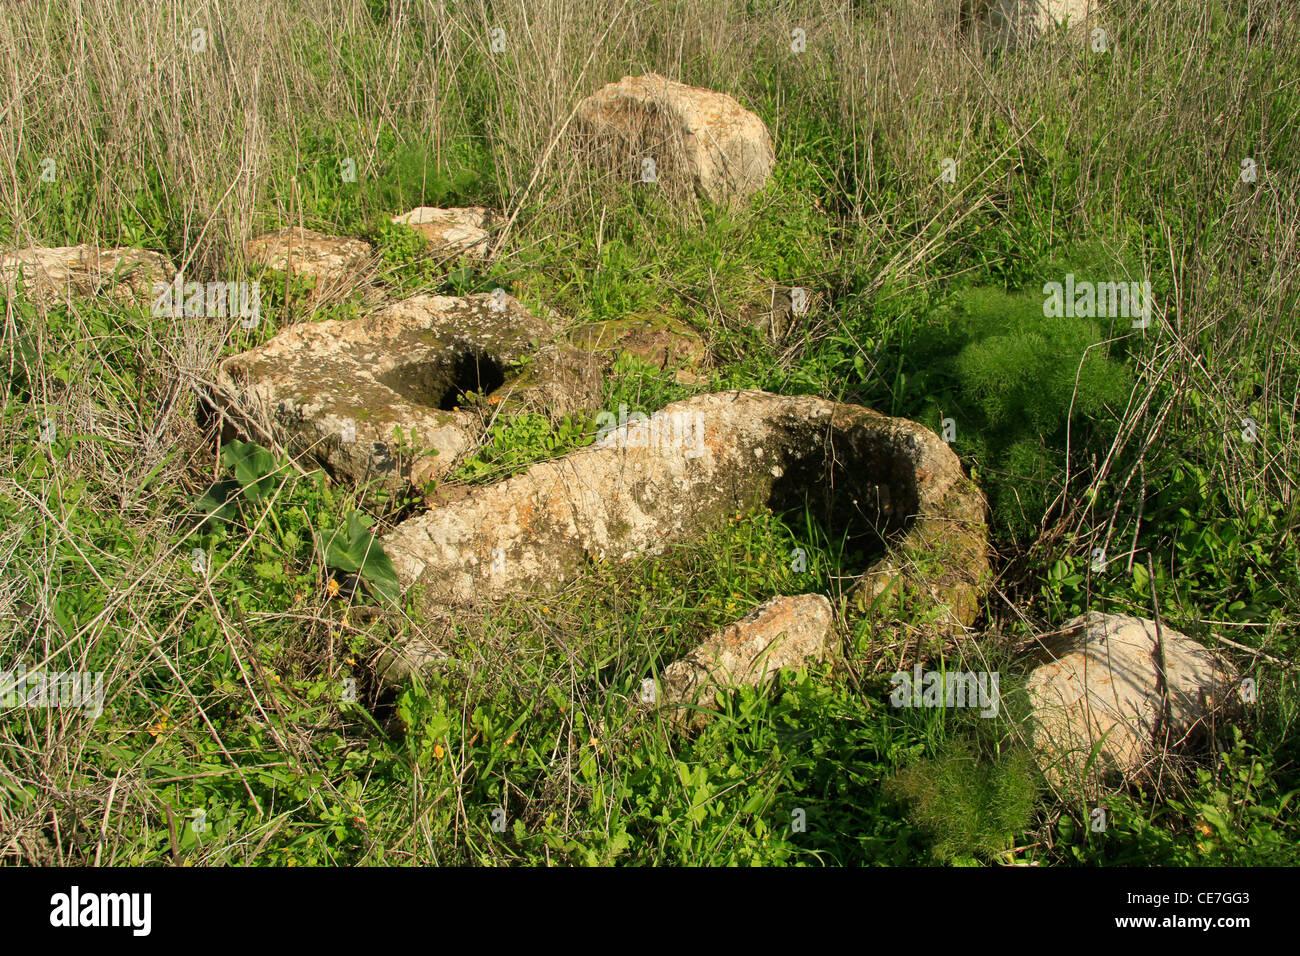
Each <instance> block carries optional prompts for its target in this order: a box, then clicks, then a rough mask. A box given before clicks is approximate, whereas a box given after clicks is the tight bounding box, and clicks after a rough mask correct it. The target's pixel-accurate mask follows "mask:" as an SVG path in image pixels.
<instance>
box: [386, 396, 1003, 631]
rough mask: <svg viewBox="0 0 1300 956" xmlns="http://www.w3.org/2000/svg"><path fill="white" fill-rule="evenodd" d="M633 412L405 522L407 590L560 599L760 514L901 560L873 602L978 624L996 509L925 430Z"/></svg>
mask: <svg viewBox="0 0 1300 956" xmlns="http://www.w3.org/2000/svg"><path fill="white" fill-rule="evenodd" d="M621 414H622V417H624V418H625V419H627V420H626V421H622V422H618V423H617V424H616V425H615V424H614V423H612V422H610V421H609V420H608V419H606V423H605V426H604V428H603V429H602V432H603V434H600V435H598V441H597V443H596V444H594V445H591V446H588V447H585V448H581V449H578V450H576V451H573V452H570V453H569V454H567V455H563V456H561V457H559V458H556V459H552V460H550V461H546V462H542V463H539V464H537V465H534V466H532V467H531V468H529V469H528V470H527V471H525V472H523V473H522V474H520V475H517V476H515V477H512V478H508V479H506V480H503V481H499V482H495V483H492V484H488V485H479V486H473V487H470V488H467V489H464V490H463V493H462V494H460V495H459V497H458V498H457V500H455V501H454V502H447V503H445V504H435V505H434V507H432V508H430V510H428V511H426V512H424V513H423V514H419V515H416V516H414V517H412V518H410V519H408V520H406V521H405V522H403V523H402V524H400V525H398V526H397V527H396V528H395V529H394V530H393V531H392V532H391V533H390V534H388V535H387V536H386V537H385V538H384V542H383V543H384V548H385V550H386V552H387V553H388V555H389V556H390V557H391V558H392V560H393V564H394V566H395V567H396V569H397V572H398V576H399V577H400V578H401V580H402V582H403V584H404V585H405V586H406V587H412V586H416V585H418V586H419V587H420V590H421V594H422V600H423V601H424V602H425V604H426V605H428V607H429V608H430V609H431V610H436V609H438V608H444V609H445V608H447V607H453V606H456V605H476V604H477V605H480V606H486V605H487V604H489V603H494V602H498V601H501V600H504V599H506V598H507V597H509V596H512V595H519V594H521V593H527V592H540V591H546V590H550V589H554V588H557V587H560V586H562V585H563V584H564V582H566V581H568V580H570V579H571V578H572V577H573V576H574V575H575V574H576V573H577V572H578V570H579V569H580V568H581V567H582V566H583V565H584V563H586V562H587V561H588V560H590V559H607V560H619V559H625V558H631V557H634V556H637V555H647V554H660V553H662V552H663V551H664V550H665V549H666V548H668V547H669V546H671V545H673V544H675V543H682V542H686V541H689V540H692V539H694V538H695V537H696V536H698V535H700V534H703V533H705V532H708V531H710V530H715V529H717V528H720V527H723V526H724V525H725V523H726V521H727V518H728V517H729V516H734V515H735V514H737V512H740V511H748V510H751V509H753V508H754V507H756V506H768V507H771V508H773V510H776V511H778V512H780V511H787V510H791V509H794V508H800V509H802V508H803V507H805V506H808V507H811V508H812V509H813V511H814V513H815V514H816V515H817V516H818V517H819V518H820V520H822V521H823V522H824V523H825V524H826V525H827V527H828V529H829V531H830V533H831V534H833V535H837V534H840V533H842V532H847V534H848V539H849V543H850V545H851V546H858V547H861V548H862V549H864V550H867V551H871V550H875V551H877V552H879V551H880V550H882V549H885V554H884V556H883V557H882V558H881V559H880V560H878V561H877V562H876V564H875V565H874V566H873V567H872V568H871V569H869V570H868V569H864V570H867V571H868V573H867V574H866V575H865V576H864V578H863V579H862V580H861V582H860V584H859V586H858V588H857V590H856V591H855V592H854V594H855V595H856V594H858V592H863V591H864V590H865V596H866V597H868V598H871V599H872V600H868V601H867V602H866V605H863V606H871V605H873V604H874V598H875V597H878V596H879V592H880V591H883V590H887V589H888V587H890V586H899V585H900V583H901V582H903V581H911V582H912V587H913V588H914V589H915V591H916V592H917V595H918V596H923V597H924V598H925V599H926V601H928V602H929V603H928V604H927V605H926V607H927V608H928V609H929V610H930V613H932V614H934V615H935V616H936V617H943V618H945V619H948V620H949V621H950V622H951V624H952V625H953V627H955V628H960V627H962V626H963V625H969V624H970V623H971V621H972V620H973V618H974V609H975V608H976V607H977V606H978V599H979V596H980V594H982V591H983V589H984V588H985V587H986V586H987V583H988V577H989V567H988V558H987V541H986V528H985V523H984V500H983V497H982V496H981V495H980V493H979V491H978V489H976V488H975V486H974V485H973V484H972V483H971V482H970V480H969V479H967V478H966V477H965V476H964V475H963V474H962V471H961V465H960V462H959V461H958V460H957V458H956V456H955V455H954V454H953V453H952V451H951V450H950V449H949V448H948V446H947V445H945V444H944V443H943V441H942V440H940V438H939V437H938V436H937V435H935V434H934V433H933V432H931V431H929V430H928V429H926V428H925V427H923V426H921V425H919V424H917V423H915V422H911V421H907V420H905V419H897V418H890V417H888V416H886V415H881V414H879V413H878V412H873V411H871V410H869V409H866V408H861V407H859V406H855V405H842V404H838V403H836V402H832V401H827V400H825V399H821V398H816V397H812V396H783V395H772V394H768V393H766V392H756V391H733V392H722V393H715V394H705V395H698V396H695V397H693V398H690V399H686V400H684V401H681V402H676V403H674V404H672V405H669V406H667V407H666V408H664V409H662V410H661V411H660V412H658V413H656V415H655V416H653V417H651V418H643V419H641V420H636V419H635V418H634V416H629V415H626V410H625V409H623V410H621ZM609 417H610V418H613V417H614V416H613V414H612V413H609ZM901 555H906V556H907V557H906V559H905V558H904V557H902V556H901ZM923 558H932V559H933V560H929V561H927V560H918V559H923ZM930 573H934V575H935V577H934V579H933V580H930V579H929V578H928V577H926V575H927V574H930ZM878 579H883V582H882V581H878ZM877 606H878V607H880V608H883V609H885V610H886V611H892V610H894V609H896V608H897V605H894V604H888V603H887V602H881V603H879V605H877ZM870 609H872V610H875V609H876V606H872V607H871V608H870Z"/></svg>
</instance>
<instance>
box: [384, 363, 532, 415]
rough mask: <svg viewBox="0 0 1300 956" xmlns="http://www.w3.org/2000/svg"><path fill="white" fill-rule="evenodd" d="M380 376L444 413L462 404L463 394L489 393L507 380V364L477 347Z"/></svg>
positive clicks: (419, 402) (413, 399) (411, 399)
mask: <svg viewBox="0 0 1300 956" xmlns="http://www.w3.org/2000/svg"><path fill="white" fill-rule="evenodd" d="M378 378H379V381H380V382H381V383H382V384H384V385H386V386H387V387H389V388H391V389H392V390H393V391H394V392H396V393H397V394H398V395H400V396H402V398H404V399H406V400H407V401H408V402H411V403H413V404H415V405H424V406H427V407H429V408H437V409H440V410H442V411H444V412H449V411H452V410H453V409H455V408H457V407H459V406H460V404H461V400H460V396H461V394H462V393H464V392H482V393H483V394H484V395H487V394H488V393H490V392H493V391H496V389H498V388H500V387H501V386H502V385H504V384H505V381H506V376H505V367H504V365H503V364H502V363H501V362H500V361H499V360H498V359H497V358H496V357H495V356H492V355H489V354H488V353H486V352H482V351H476V350H473V349H465V350H462V351H459V352H448V353H445V354H443V355H441V356H439V357H438V358H436V359H427V360H424V361H420V362H410V363H407V364H406V365H399V366H397V367H396V368H394V369H392V370H390V371H388V372H385V373H384V374H382V375H380V376H378Z"/></svg>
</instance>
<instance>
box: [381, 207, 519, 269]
mask: <svg viewBox="0 0 1300 956" xmlns="http://www.w3.org/2000/svg"><path fill="white" fill-rule="evenodd" d="M496 218H497V217H496V214H495V213H493V212H492V211H491V210H490V209H487V208H486V207H484V206H464V207H455V208H451V209H436V208H434V207H432V206H419V207H417V208H415V209H412V210H411V211H410V212H407V213H403V214H402V215H400V216H394V217H393V222H394V223H397V224H398V225H404V226H410V227H411V228H412V229H414V230H415V231H416V232H418V233H420V235H422V236H424V238H425V239H427V240H429V243H430V244H431V245H432V246H433V247H434V250H435V251H436V252H438V253H440V254H443V255H461V254H464V255H467V256H469V257H470V258H472V259H481V258H483V256H485V255H486V254H487V246H488V243H487V240H488V235H489V232H488V230H489V229H491V228H492V226H493V225H494V224H495V222H496Z"/></svg>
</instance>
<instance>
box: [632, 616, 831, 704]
mask: <svg viewBox="0 0 1300 956" xmlns="http://www.w3.org/2000/svg"><path fill="white" fill-rule="evenodd" d="M833 622H834V615H833V614H832V611H831V602H830V601H828V600H827V599H826V597H825V596H824V595H821V594H799V595H795V596H793V597H777V598H772V600H770V601H766V602H764V603H763V604H761V605H759V606H758V607H757V608H755V609H754V610H753V611H751V612H750V613H749V614H747V615H745V616H744V617H743V618H741V619H740V620H739V621H736V622H735V623H733V624H728V625H727V626H726V627H724V628H723V629H722V630H721V631H719V632H718V633H716V634H714V635H713V636H712V637H710V638H709V639H708V640H707V641H705V642H704V643H703V644H701V645H700V646H699V647H697V648H696V649H695V650H693V651H691V653H690V654H688V655H687V656H686V657H684V658H682V659H681V660H678V661H674V662H673V663H671V664H669V665H668V666H667V667H666V668H665V669H664V672H663V675H662V681H661V684H662V687H661V688H659V689H657V692H656V694H655V695H654V702H655V703H657V704H659V705H660V706H662V707H665V708H668V710H669V713H670V715H671V719H672V720H673V721H674V722H675V723H678V724H683V725H689V726H694V727H699V726H701V725H702V724H703V723H704V722H705V721H706V720H707V711H709V710H716V709H717V694H718V692H719V691H728V690H733V689H735V688H737V687H746V686H747V687H762V686H764V685H765V684H767V683H768V682H769V681H770V680H771V679H772V677H773V676H774V675H775V674H777V673H779V672H780V670H781V668H783V667H799V666H801V665H802V664H805V663H807V662H808V661H810V660H817V659H820V658H821V657H822V655H823V654H824V653H825V652H826V640H827V638H829V637H830V635H831V633H832V624H833Z"/></svg>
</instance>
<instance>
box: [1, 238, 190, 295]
mask: <svg viewBox="0 0 1300 956" xmlns="http://www.w3.org/2000/svg"><path fill="white" fill-rule="evenodd" d="M175 272H176V269H175V267H174V266H173V265H172V263H171V262H170V261H169V260H168V259H167V258H166V257H165V256H162V255H159V254H158V253H156V252H147V251H146V250H144V249H128V248H124V249H100V248H98V247H97V246H91V245H81V246H31V247H29V248H26V249H19V250H18V251H17V252H14V253H11V254H9V255H5V256H0V285H3V287H4V290H5V293H6V294H7V295H10V296H12V295H13V294H14V292H15V290H16V287H17V283H18V280H19V278H20V277H21V279H22V282H23V286H24V288H25V289H26V294H27V297H28V299H29V300H31V301H32V302H34V303H36V304H38V305H42V306H49V305H53V304H55V303H57V302H60V301H64V300H66V299H68V298H71V297H89V296H96V295H107V296H109V297H110V298H112V299H113V300H115V301H118V302H136V303H138V302H151V301H152V300H153V298H154V296H153V290H154V285H155V283H168V282H171V280H172V278H173V277H174V275H175Z"/></svg>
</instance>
